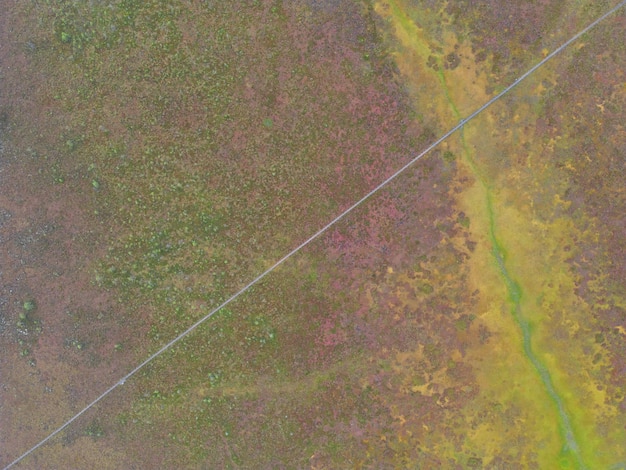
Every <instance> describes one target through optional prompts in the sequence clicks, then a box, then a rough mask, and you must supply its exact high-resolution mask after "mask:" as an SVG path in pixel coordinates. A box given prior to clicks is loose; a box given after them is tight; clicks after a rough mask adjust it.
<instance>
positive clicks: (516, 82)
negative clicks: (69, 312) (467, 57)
mask: <svg viewBox="0 0 626 470" xmlns="http://www.w3.org/2000/svg"><path fill="white" fill-rule="evenodd" d="M625 5H626V0H623V1H622V2H620V3H619V4H617V5H616V6H615V7H613V8H611V9H610V10H608V11H607V12H606V13H604V14H603V15H602V16H600V17H599V18H597V19H596V20H595V21H593V22H592V23H590V24H589V25H588V26H586V27H585V28H583V29H582V30H580V31H579V32H578V33H576V34H575V35H574V36H572V37H571V38H570V39H568V40H567V41H566V42H564V43H563V44H561V45H560V46H559V47H557V48H556V49H554V50H553V51H552V52H551V53H550V54H548V55H547V56H546V57H544V58H543V59H542V60H541V61H539V62H538V63H537V64H535V65H534V66H533V67H531V68H530V69H528V70H527V71H526V72H525V73H524V74H522V75H520V76H519V77H518V78H516V79H515V80H514V81H513V83H512V84H511V85H509V86H508V87H506V88H505V89H504V90H502V91H501V92H500V93H498V94H497V95H495V96H494V97H493V98H491V99H490V100H489V101H487V102H486V103H485V104H483V105H482V106H480V107H479V108H478V109H476V110H475V111H474V112H472V113H471V114H470V115H469V116H468V117H467V118H465V119H461V120H460V121H459V123H458V124H457V125H456V126H454V127H452V128H451V129H450V130H449V131H448V132H446V133H445V134H443V135H442V136H441V137H439V139H437V140H436V141H435V142H433V143H432V144H430V145H429V146H428V147H426V149H424V150H423V151H422V152H420V153H419V154H418V155H417V156H415V157H413V158H412V159H411V160H410V161H409V162H408V163H406V164H405V165H404V166H402V167H401V168H399V169H398V170H396V171H395V172H394V173H393V174H392V175H391V176H389V177H388V178H387V179H385V180H384V181H382V182H381V183H380V184H378V186H376V187H375V188H374V189H372V190H371V191H370V192H368V193H367V194H365V195H364V196H363V197H362V198H361V199H359V200H358V201H356V202H355V203H354V204H352V205H351V206H350V207H348V208H347V209H346V210H344V211H343V212H342V213H340V214H339V215H338V216H336V217H335V218H334V219H332V220H331V221H330V222H328V223H327V224H326V225H325V226H324V227H322V228H321V229H319V230H318V231H317V232H315V233H314V234H313V235H311V236H310V237H309V238H307V239H306V240H305V241H303V242H302V243H300V245H298V246H297V247H296V248H294V249H293V250H291V251H290V252H289V253H287V254H286V255H285V256H283V257H282V258H280V259H279V260H278V261H276V262H275V263H274V264H273V265H272V266H271V267H269V268H268V269H266V270H265V271H264V272H262V273H261V274H259V275H258V276H257V277H255V278H254V279H253V280H252V281H250V282H249V283H248V284H246V285H245V286H244V287H243V288H242V289H240V290H239V291H238V292H236V293H235V294H233V295H232V296H231V297H230V298H228V299H227V300H226V301H225V302H223V303H222V304H221V305H219V306H218V307H216V308H214V309H213V310H211V311H210V312H209V313H207V314H206V315H205V316H204V317H202V318H200V319H199V320H197V321H196V322H195V323H193V324H192V325H191V326H189V327H188V328H187V329H186V330H185V331H183V332H182V333H180V334H179V335H178V336H176V337H175V338H173V339H172V340H171V341H169V342H168V343H166V344H164V345H163V346H161V348H159V349H158V350H157V351H156V352H154V353H153V354H151V355H150V356H149V357H148V358H146V359H145V360H144V361H143V362H141V363H140V364H139V365H137V366H136V367H135V368H134V369H132V370H131V371H130V372H128V373H127V374H126V375H125V376H124V377H122V378H121V379H120V380H118V381H117V382H116V383H115V384H113V385H111V386H110V387H109V388H108V389H106V390H105V391H104V392H102V393H101V394H100V395H99V396H98V397H97V398H96V399H95V400H93V401H92V402H91V403H89V404H88V405H86V406H85V407H84V408H83V409H82V410H81V411H79V412H78V413H76V414H75V415H74V416H72V417H71V418H70V419H68V420H67V421H66V422H65V423H63V424H62V425H61V426H59V427H58V428H57V429H56V430H54V431H53V432H51V433H50V434H48V435H47V436H46V437H45V438H44V439H42V440H41V441H39V442H38V443H37V444H35V445H34V446H32V447H31V448H30V449H28V450H27V451H26V452H24V453H23V454H22V455H20V456H19V457H18V458H16V459H15V460H13V461H12V462H11V463H9V464H8V465H7V466H6V467H4V470H6V469H8V468H11V467H13V466H14V465H16V464H17V463H19V462H20V461H22V460H23V459H24V458H26V457H27V456H29V455H30V454H32V453H33V452H34V451H35V450H37V449H38V448H39V447H41V446H42V445H44V444H45V443H46V442H48V441H49V440H50V439H52V438H53V437H54V436H56V435H57V434H59V433H60V432H61V431H63V430H64V429H65V428H67V427H68V426H69V425H70V424H72V423H73V422H74V421H76V420H77V419H78V418H79V417H81V416H82V415H83V414H85V413H86V412H87V411H88V410H89V409H91V408H93V407H94V406H95V405H96V404H98V403H99V402H100V401H101V400H103V399H104V398H105V397H106V396H107V395H109V394H110V393H111V392H113V390H115V389H116V388H118V387H120V386H122V385H124V383H125V382H126V380H128V379H129V378H131V377H132V376H133V375H135V374H136V373H137V372H139V371H140V370H141V369H143V368H144V367H145V366H146V365H148V364H149V363H150V362H152V361H153V360H154V359H156V358H157V357H158V356H160V355H161V354H163V353H164V352H165V351H167V350H168V349H170V348H171V347H172V346H174V345H175V344H176V343H178V342H179V341H180V340H181V339H183V338H184V337H186V336H188V335H189V334H190V333H191V332H193V331H194V330H195V329H197V328H198V327H199V326H200V325H202V324H203V323H204V322H206V321H207V320H209V319H210V318H211V317H213V316H214V315H215V314H216V313H217V312H219V311H220V310H222V309H223V308H224V307H226V306H227V305H229V304H231V303H232V302H234V301H235V300H236V299H238V298H239V297H240V296H241V295H243V294H244V293H246V292H247V291H248V290H250V288H251V287H253V286H254V285H255V284H257V283H258V282H259V281H261V280H262V279H263V278H265V277H266V276H267V275H268V274H270V273H271V272H273V271H275V270H276V269H277V268H278V267H279V266H281V265H282V264H284V263H285V262H286V261H287V260H288V259H289V258H291V257H293V256H294V255H295V254H296V253H298V252H299V251H300V250H302V249H303V248H304V247H306V246H307V245H309V244H310V243H312V242H313V241H314V240H316V239H317V238H319V237H320V236H321V235H322V234H324V233H325V232H326V231H328V229H329V228H331V227H332V226H333V225H335V224H337V222H339V221H340V220H342V219H343V218H345V217H346V216H347V215H348V214H350V213H351V212H352V211H354V210H355V209H356V208H357V207H359V206H360V205H362V204H363V203H364V202H365V201H367V200H368V199H370V198H371V197H372V196H373V195H375V194H376V193H378V192H379V191H380V190H381V189H383V188H384V187H385V186H387V185H388V184H389V183H391V182H392V181H393V180H395V179H396V178H397V177H398V176H400V175H401V174H402V173H404V172H405V171H406V170H407V169H408V168H409V167H411V166H413V165H414V164H415V163H416V162H417V161H418V160H420V159H421V158H422V157H423V156H424V155H426V154H427V153H429V152H430V151H432V150H433V149H435V148H436V147H437V146H439V144H441V143H442V142H444V141H445V140H446V139H447V138H448V137H450V136H451V135H452V134H454V133H455V132H456V131H458V130H459V129H462V128H463V126H464V125H465V124H466V123H467V122H469V121H471V120H472V119H474V118H475V117H477V116H478V115H479V114H480V113H482V112H483V111H485V110H486V109H487V108H489V107H490V106H491V105H492V104H494V103H495V102H496V101H498V100H500V99H501V98H502V97H504V96H505V95H506V94H508V93H509V92H510V91H511V90H512V89H513V88H515V87H516V86H517V85H519V83H520V82H521V81H522V80H525V79H526V78H528V77H529V76H530V75H532V74H533V73H534V72H535V71H536V70H537V69H539V68H540V67H541V66H542V65H544V64H545V63H546V62H548V61H549V60H550V59H552V58H553V57H554V56H556V55H557V54H559V53H560V52H562V51H563V50H564V49H565V48H567V47H568V46H569V45H570V44H572V43H573V42H575V41H576V40H578V39H579V38H580V37H581V36H582V35H584V34H585V33H587V32H588V31H590V30H591V29H593V28H594V27H595V26H597V25H598V24H599V23H601V22H602V21H604V20H605V19H606V18H608V17H609V16H611V15H612V14H613V13H615V12H616V11H618V10H619V9H620V8H622V7H624V6H625Z"/></svg>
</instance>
